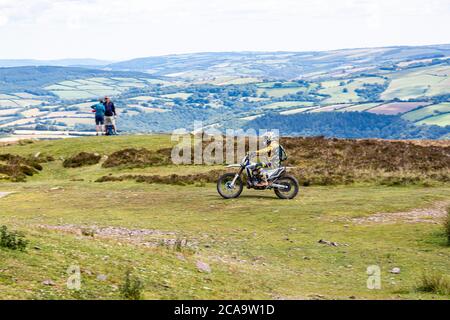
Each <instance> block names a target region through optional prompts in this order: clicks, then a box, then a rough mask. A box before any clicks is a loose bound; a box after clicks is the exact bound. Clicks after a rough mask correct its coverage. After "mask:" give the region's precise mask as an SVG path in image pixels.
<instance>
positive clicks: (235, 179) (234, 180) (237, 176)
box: [231, 168, 244, 187]
mask: <svg viewBox="0 0 450 320" xmlns="http://www.w3.org/2000/svg"><path fill="white" fill-rule="evenodd" d="M243 170H244V169H243V168H241V169H240V170H239V172H238V173H236V175H235V176H234V179H233V181H232V182H231V185H232V186H233V187H234V184H235V183H236V181H237V179H238V178H239V177H240V176H241V174H242V171H243Z"/></svg>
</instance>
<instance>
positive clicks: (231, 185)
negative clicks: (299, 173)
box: [217, 154, 299, 199]
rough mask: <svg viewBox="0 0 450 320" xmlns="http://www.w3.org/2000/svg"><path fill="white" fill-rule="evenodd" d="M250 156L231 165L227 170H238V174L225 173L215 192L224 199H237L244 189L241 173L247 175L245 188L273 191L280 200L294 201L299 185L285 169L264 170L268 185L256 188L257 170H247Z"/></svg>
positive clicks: (257, 181)
mask: <svg viewBox="0 0 450 320" xmlns="http://www.w3.org/2000/svg"><path fill="white" fill-rule="evenodd" d="M250 165H251V162H250V155H248V154H247V155H246V156H245V158H244V159H243V160H242V162H241V164H232V165H229V166H227V168H239V172H238V173H226V174H224V175H222V176H221V177H220V178H219V180H218V181H217V192H219V194H220V195H221V196H222V197H223V198H225V199H234V198H238V197H239V196H240V195H241V193H242V190H243V189H244V182H243V179H242V173H243V172H244V171H245V173H246V175H247V179H246V180H247V188H248V189H255V190H274V191H275V194H276V195H277V196H278V198H280V199H294V198H295V197H296V196H297V194H298V190H299V184H298V181H297V179H296V178H295V177H293V176H291V175H288V174H287V168H286V167H280V168H277V169H273V170H266V174H267V181H268V183H269V184H268V185H267V186H264V187H259V186H257V185H258V183H259V182H260V179H259V177H258V173H257V170H252V169H251V168H249V166H250Z"/></svg>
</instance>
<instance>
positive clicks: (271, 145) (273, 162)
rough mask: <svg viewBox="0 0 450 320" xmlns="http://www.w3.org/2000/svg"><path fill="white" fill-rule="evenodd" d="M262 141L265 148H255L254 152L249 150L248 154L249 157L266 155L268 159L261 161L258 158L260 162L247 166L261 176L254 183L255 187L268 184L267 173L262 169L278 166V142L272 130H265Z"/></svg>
mask: <svg viewBox="0 0 450 320" xmlns="http://www.w3.org/2000/svg"><path fill="white" fill-rule="evenodd" d="M263 142H264V145H265V148H263V149H261V150H257V151H255V152H251V153H250V154H249V155H250V158H251V157H255V156H262V155H267V159H268V161H261V159H259V160H260V162H258V163H256V164H252V165H250V166H249V168H250V169H251V170H257V171H258V175H259V177H260V178H261V180H260V182H258V183H257V184H256V185H255V186H256V187H267V186H268V185H269V182H268V177H267V173H266V171H265V170H264V169H267V168H278V167H279V166H280V154H279V150H280V144H279V143H278V141H277V140H276V139H275V135H274V134H273V132H267V133H266V134H265V135H264V136H263Z"/></svg>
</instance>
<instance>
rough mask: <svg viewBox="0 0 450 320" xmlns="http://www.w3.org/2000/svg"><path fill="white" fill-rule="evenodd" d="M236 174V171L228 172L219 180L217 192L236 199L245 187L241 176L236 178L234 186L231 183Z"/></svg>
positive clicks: (224, 196)
mask: <svg viewBox="0 0 450 320" xmlns="http://www.w3.org/2000/svg"><path fill="white" fill-rule="evenodd" d="M235 176H236V174H235V173H226V174H224V175H223V176H221V177H220V178H219V181H217V192H219V194H220V195H221V196H222V198H225V199H235V198H237V197H239V196H240V195H241V193H242V190H243V189H244V184H243V183H242V179H241V177H238V178H237V179H236V182H235V183H234V186H232V185H231V183H232V182H233V180H234V177H235Z"/></svg>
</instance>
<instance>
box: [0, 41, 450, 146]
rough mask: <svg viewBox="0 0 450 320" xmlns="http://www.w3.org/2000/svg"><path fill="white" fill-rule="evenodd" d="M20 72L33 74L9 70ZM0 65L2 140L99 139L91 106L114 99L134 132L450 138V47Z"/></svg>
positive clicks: (122, 120) (127, 128)
mask: <svg viewBox="0 0 450 320" xmlns="http://www.w3.org/2000/svg"><path fill="white" fill-rule="evenodd" d="M41 63H42V64H52V63H53V64H55V65H50V66H47V65H39V64H41ZM21 64H25V65H26V64H33V65H28V66H18V67H17V66H16V67H11V66H13V65H21ZM74 64H80V65H81V66H78V67H74V66H73V65H74ZM0 65H1V61H0ZM3 65H9V66H10V67H3V68H1V67H0V132H1V131H3V132H14V130H18V129H21V130H28V131H30V130H31V131H33V130H40V131H43V130H50V131H65V130H76V131H89V130H92V129H93V120H92V113H91V110H90V105H91V104H92V101H95V100H97V99H98V98H99V97H103V96H105V95H108V96H111V97H112V98H113V99H114V101H115V103H116V105H117V108H118V110H119V114H120V117H119V126H120V129H121V130H124V131H127V132H170V131H172V130H174V129H177V128H188V129H190V128H191V126H192V123H193V121H195V120H201V121H203V123H204V125H205V126H206V127H214V128H219V129H225V128H243V127H248V126H250V125H251V126H254V127H255V128H259V127H261V126H264V129H267V128H268V127H266V126H267V125H269V124H271V123H273V124H274V125H275V124H276V125H279V126H280V127H281V128H282V129H284V130H285V131H286V132H284V133H285V134H292V135H326V136H339V137H366V138H370V137H378V138H392V139H397V138H402V137H403V138H430V139H448V138H450V45H435V46H422V47H386V48H364V49H345V50H333V51H325V52H212V53H193V54H179V55H168V56H160V57H148V58H139V59H133V60H129V61H122V62H115V63H107V62H105V61H99V60H95V59H81V60H77V59H66V60H58V61H53V62H52V61H44V62H43V61H37V62H36V61H35V60H20V61H11V60H9V61H6V60H3ZM69 65H70V66H69ZM271 120H273V121H271ZM308 125H309V126H308ZM272 128H273V127H272ZM344 129H345V130H344Z"/></svg>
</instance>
